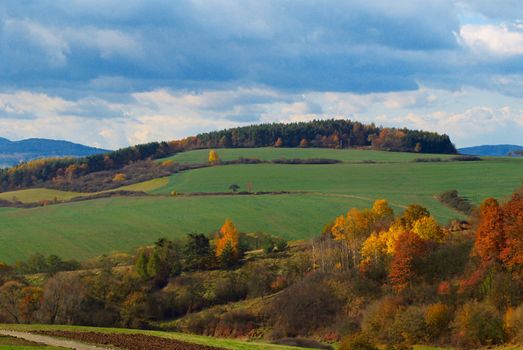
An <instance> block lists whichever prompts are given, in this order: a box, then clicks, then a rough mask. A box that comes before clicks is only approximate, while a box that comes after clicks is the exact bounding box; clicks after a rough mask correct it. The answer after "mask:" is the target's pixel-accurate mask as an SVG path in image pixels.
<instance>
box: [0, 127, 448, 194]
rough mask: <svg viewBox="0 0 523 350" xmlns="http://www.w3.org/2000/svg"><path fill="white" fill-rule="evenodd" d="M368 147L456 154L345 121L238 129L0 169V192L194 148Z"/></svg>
mask: <svg viewBox="0 0 523 350" xmlns="http://www.w3.org/2000/svg"><path fill="white" fill-rule="evenodd" d="M267 146H275V147H328V148H349V147H372V148H374V149H377V150H389V151H407V152H425V153H456V149H455V147H454V145H453V144H452V143H451V141H450V139H449V137H448V136H447V135H439V134H436V133H432V132H425V131H419V130H408V129H393V128H381V127H377V126H375V125H374V124H369V125H365V124H362V123H359V122H353V121H351V120H345V119H340V120H315V121H311V122H300V123H290V124H283V123H274V124H260V125H252V126H246V127H238V128H232V129H226V130H221V131H215V132H210V133H204V134H199V135H197V136H192V137H187V138H185V139H182V140H176V141H171V142H151V143H147V144H142V145H136V146H133V147H127V148H122V149H119V150H117V151H114V152H109V153H106V154H99V155H93V156H88V157H84V158H77V159H72V158H52V159H39V160H34V161H30V162H27V163H23V164H20V165H17V166H14V167H12V168H9V169H0V191H6V190H13V189H19V188H24V187H30V186H35V185H41V184H43V183H45V182H48V181H55V182H67V181H71V180H72V179H74V178H77V177H80V176H84V175H86V174H89V173H94V172H98V171H103V170H115V169H121V168H122V167H124V166H126V165H129V164H131V163H133V162H138V161H141V160H146V159H157V158H162V157H166V156H169V155H172V154H175V153H177V152H183V151H187V150H191V149H198V148H219V147H222V148H223V147H267Z"/></svg>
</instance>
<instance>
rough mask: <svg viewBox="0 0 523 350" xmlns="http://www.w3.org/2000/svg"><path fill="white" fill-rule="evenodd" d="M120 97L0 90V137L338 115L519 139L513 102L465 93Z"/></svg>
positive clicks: (124, 140)
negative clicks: (75, 96) (74, 95)
mask: <svg viewBox="0 0 523 350" xmlns="http://www.w3.org/2000/svg"><path fill="white" fill-rule="evenodd" d="M111 96H112V95H111ZM113 97H114V96H113ZM123 100H124V101H125V102H114V101H110V100H109V99H104V98H101V97H96V98H95V97H86V98H81V99H77V100H72V99H64V98H61V97H55V96H49V95H47V94H44V93H32V92H29V91H17V92H11V93H0V130H2V131H3V132H2V135H0V136H3V137H8V138H14V139H19V138H27V137H47V138H57V139H68V140H71V141H76V142H80V143H85V144H90V145H94V146H98V147H105V148H119V147H123V146H127V145H132V144H137V143H144V142H150V141H159V140H172V139H178V138H182V137H185V136H189V135H194V134H197V133H200V132H204V131H211V130H217V129H222V128H229V127H234V126H238V125H248V124H252V123H261V122H295V121H306V120H312V119H325V118H340V117H341V118H346V117H349V118H351V119H353V120H358V121H362V122H367V123H370V122H374V123H376V124H378V125H380V124H381V125H384V126H396V127H410V128H419V129H424V130H432V131H437V132H440V133H446V134H449V135H450V136H451V139H452V140H453V141H454V142H456V143H457V145H458V146H463V145H472V144H478V143H487V142H489V143H521V135H522V134H523V102H522V101H521V100H520V99H518V98H511V97H507V96H502V95H499V94H493V93H490V92H488V91H482V90H475V89H471V88H469V89H464V90H460V91H447V90H438V89H431V88H428V87H422V88H421V89H420V90H419V91H409V92H404V93H399V92H394V93H372V94H365V95H361V94H352V93H335V92H327V93H322V92H310V93H305V94H298V93H288V92H285V91H278V90H274V89H270V88H264V87H240V88H235V89H230V90H203V91H186V90H176V91H173V90H169V89H158V90H151V91H144V92H141V93H134V94H132V95H130V96H125V98H124V99H123ZM478 105H479V107H478Z"/></svg>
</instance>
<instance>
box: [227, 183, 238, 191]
mask: <svg viewBox="0 0 523 350" xmlns="http://www.w3.org/2000/svg"><path fill="white" fill-rule="evenodd" d="M229 189H230V190H231V191H233V192H237V191H238V190H239V189H240V186H239V185H237V184H232V185H230V186H229Z"/></svg>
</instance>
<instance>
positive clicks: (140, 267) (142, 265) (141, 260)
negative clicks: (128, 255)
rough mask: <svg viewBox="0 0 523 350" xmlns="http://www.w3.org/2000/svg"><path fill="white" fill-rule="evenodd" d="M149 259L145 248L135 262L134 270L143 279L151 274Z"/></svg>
mask: <svg viewBox="0 0 523 350" xmlns="http://www.w3.org/2000/svg"><path fill="white" fill-rule="evenodd" d="M147 260H148V257H147V253H146V252H145V250H142V251H140V253H139V254H138V258H137V259H136V262H135V263H134V270H135V271H136V273H137V274H138V275H139V276H140V277H141V278H143V279H147V278H149V274H148V273H147Z"/></svg>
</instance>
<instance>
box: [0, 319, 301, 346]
mask: <svg viewBox="0 0 523 350" xmlns="http://www.w3.org/2000/svg"><path fill="white" fill-rule="evenodd" d="M0 329H8V330H16V331H22V332H23V331H40V330H46V331H56V330H60V331H76V332H101V333H124V334H145V335H152V336H157V337H162V338H168V339H176V340H180V341H185V342H189V343H195V344H203V345H210V346H216V347H222V348H226V349H231V350H298V349H303V348H297V347H291V346H282V345H273V344H267V343H257V342H244V341H239V340H234V339H222V338H214V337H206V336H200V335H192V334H185V333H175V332H161V331H143V330H137V329H125V328H98V327H84V326H59V325H13V324H9V325H7V324H6V325H0ZM0 349H1V348H0Z"/></svg>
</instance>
